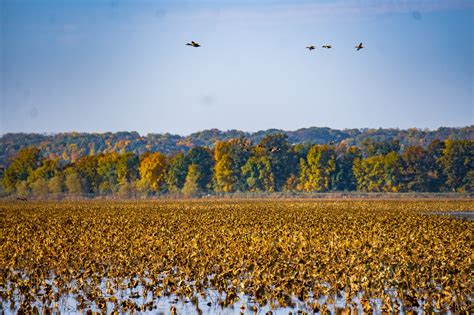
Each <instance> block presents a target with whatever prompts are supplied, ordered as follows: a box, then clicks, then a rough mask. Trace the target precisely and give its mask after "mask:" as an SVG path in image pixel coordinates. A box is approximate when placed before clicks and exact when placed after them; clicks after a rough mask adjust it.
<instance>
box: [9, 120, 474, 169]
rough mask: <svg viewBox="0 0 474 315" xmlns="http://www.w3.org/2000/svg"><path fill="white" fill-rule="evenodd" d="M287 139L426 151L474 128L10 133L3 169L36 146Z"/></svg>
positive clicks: (172, 147) (473, 135) (472, 134)
mask: <svg viewBox="0 0 474 315" xmlns="http://www.w3.org/2000/svg"><path fill="white" fill-rule="evenodd" d="M274 133H284V134H286V135H287V136H288V141H289V142H290V143H292V144H304V143H310V144H324V143H329V142H331V141H334V142H335V143H339V142H345V143H346V144H347V145H357V146H359V145H360V144H361V143H362V142H363V141H364V140H366V139H372V140H374V141H392V140H398V141H399V143H400V144H401V146H402V148H403V147H404V146H407V145H421V146H424V147H426V146H427V145H428V144H429V143H430V142H431V141H433V140H435V139H439V140H446V139H456V140H467V139H468V140H473V139H474V125H472V126H468V127H462V128H447V127H442V128H439V129H437V130H421V129H415V128H413V129H407V130H400V129H381V128H380V129H344V130H338V129H331V128H323V127H311V128H302V129H298V130H295V131H285V130H279V129H268V130H262V131H257V132H253V133H249V132H244V131H240V130H227V131H221V130H218V129H210V130H204V131H200V132H196V133H192V134H190V135H188V136H179V135H172V134H169V133H165V134H147V135H145V136H141V135H140V134H138V133H137V132H114V133H112V132H106V133H78V132H70V133H58V134H35V133H7V134H4V135H3V136H1V138H0V166H2V167H5V166H6V165H8V161H9V160H10V158H11V157H13V156H15V155H16V153H17V152H18V151H19V150H20V149H22V148H25V147H28V146H35V147H38V148H39V149H41V152H42V153H43V154H44V155H45V157H47V158H59V159H60V160H63V161H75V160H77V159H78V158H79V157H81V156H84V155H92V154H98V153H102V152H113V151H115V152H135V153H139V154H141V153H144V152H146V151H160V152H162V153H165V154H171V153H174V152H180V151H181V152H186V151H188V150H189V149H190V148H191V147H193V146H208V147H212V146H213V144H214V143H215V142H216V141H218V140H228V139H232V138H240V137H243V138H247V139H250V140H251V141H253V142H255V143H256V142H258V141H260V139H262V138H263V137H264V136H266V135H269V134H274Z"/></svg>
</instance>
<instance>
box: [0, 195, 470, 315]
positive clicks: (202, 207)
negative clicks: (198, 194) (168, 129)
mask: <svg viewBox="0 0 474 315" xmlns="http://www.w3.org/2000/svg"><path fill="white" fill-rule="evenodd" d="M440 211H441V212H454V211H463V212H472V211H474V202H473V201H471V200H464V201H463V200H332V201H329V200H328V201H314V200H229V199H227V200H196V201H63V202H16V201H2V202H0V227H1V235H0V238H1V242H0V291H1V292H0V297H1V299H0V300H1V307H2V309H0V312H5V313H14V312H23V311H24V312H28V313H30V312H32V313H37V312H40V313H42V312H45V311H50V310H51V311H55V310H57V311H82V312H87V311H88V310H89V313H90V312H92V311H93V312H101V313H102V312H107V313H111V312H117V313H124V312H145V311H148V312H151V313H155V312H158V308H157V307H158V306H159V305H160V303H161V302H160V301H166V303H167V304H166V306H165V308H164V309H165V311H164V312H165V313H189V312H193V313H196V314H201V313H219V312H224V313H225V312H226V310H229V312H232V311H231V310H233V312H237V313H238V312H243V313H250V314H252V313H254V312H255V313H257V312H259V313H261V312H267V311H271V312H273V313H275V312H276V313H278V312H279V311H280V312H283V310H285V314H288V309H293V310H295V312H296V310H298V311H300V312H305V313H311V314H312V313H313V312H321V313H327V312H328V311H330V312H334V313H338V314H349V313H351V312H357V311H358V312H361V311H363V312H365V313H372V312H373V311H374V310H375V312H376V313H392V312H393V313H398V312H399V311H401V310H403V311H404V312H405V313H406V312H411V311H417V310H423V311H425V312H428V313H431V312H435V311H436V312H438V311H439V312H445V311H446V310H450V311H451V312H453V313H469V312H473V306H472V305H473V304H472V290H473V284H472V270H473V269H472V267H473V250H472V249H473V245H474V242H473V235H474V233H473V232H474V221H469V220H466V219H459V218H455V217H453V216H449V215H439V214H437V213H438V212H440ZM323 297H324V298H323ZM341 300H342V301H343V303H341V302H340V301H341ZM337 301H339V302H337ZM185 304H186V305H189V306H186V308H185V310H186V311H183V308H180V307H181V306H182V305H185ZM232 307H234V309H233V308H232Z"/></svg>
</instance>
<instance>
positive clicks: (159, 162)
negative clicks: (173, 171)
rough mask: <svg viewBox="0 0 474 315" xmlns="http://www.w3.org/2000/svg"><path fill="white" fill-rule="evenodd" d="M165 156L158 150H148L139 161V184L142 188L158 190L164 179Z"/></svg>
mask: <svg viewBox="0 0 474 315" xmlns="http://www.w3.org/2000/svg"><path fill="white" fill-rule="evenodd" d="M165 170H166V157H165V156H164V155H163V154H161V153H160V152H153V153H151V152H148V153H145V154H144V155H143V156H142V157H141V161H140V167H139V171H140V178H141V179H140V185H141V187H142V188H144V189H149V190H150V191H152V192H158V191H160V189H161V188H162V184H163V182H164V179H165Z"/></svg>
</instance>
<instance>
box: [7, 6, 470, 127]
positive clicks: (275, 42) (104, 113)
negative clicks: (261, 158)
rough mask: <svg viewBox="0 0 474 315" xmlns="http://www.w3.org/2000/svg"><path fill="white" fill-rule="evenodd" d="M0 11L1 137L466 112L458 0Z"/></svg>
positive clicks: (417, 118)
mask: <svg viewBox="0 0 474 315" xmlns="http://www.w3.org/2000/svg"><path fill="white" fill-rule="evenodd" d="M0 11H1V13H0V14H1V22H0V47H1V48H0V80H1V82H0V92H1V93H0V94H1V96H0V116H1V117H0V134H6V133H10V132H35V133H47V134H49V133H63V132H74V131H75V132H90V133H103V132H118V131H124V130H126V131H137V132H138V133H139V134H140V135H145V134H148V133H170V134H177V135H189V134H191V133H194V132H198V131H202V130H208V129H214V128H216V129H220V130H233V129H236V130H241V131H245V132H256V131H259V130H266V129H272V128H275V129H282V130H297V129H300V128H309V127H312V126H327V127H329V128H332V129H354V128H357V129H362V128H370V129H378V128H384V129H385V128H398V129H409V128H418V129H425V128H429V129H430V130H436V129H438V128H439V127H455V128H462V127H466V126H471V125H473V123H474V101H473V99H474V96H473V95H474V94H473V86H474V81H473V72H474V63H473V29H474V28H473V15H474V4H473V3H472V2H470V1H458V0H455V1H449V2H447V1H437V0H433V1H430V0H419V1H389V0H387V1H375V0H366V1H356V0H353V1H329V0H325V1H302V0H296V1H288V0H262V1H247V0H246V1H219V2H217V1H204V2H199V4H197V3H196V2H193V1H156V2H151V1H129V0H112V1H92V2H91V1H75V2H69V1H64V0H55V1H18V0H6V1H2V2H1V3H0ZM191 40H195V41H198V42H199V43H201V44H202V47H199V48H191V47H188V46H186V45H185V43H187V42H189V41H191ZM359 42H363V43H364V46H365V48H364V49H362V50H361V51H356V50H355V48H354V45H356V44H358V43H359ZM310 44H315V45H316V46H317V48H316V50H314V51H311V52H309V51H308V50H307V49H305V47H306V46H307V45H310ZM323 44H332V45H333V48H332V49H330V50H325V49H322V48H321V45H323ZM361 126H362V127H361Z"/></svg>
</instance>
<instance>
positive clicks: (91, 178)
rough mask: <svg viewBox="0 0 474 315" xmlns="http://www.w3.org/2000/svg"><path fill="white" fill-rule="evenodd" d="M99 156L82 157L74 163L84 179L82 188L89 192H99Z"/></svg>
mask: <svg viewBox="0 0 474 315" xmlns="http://www.w3.org/2000/svg"><path fill="white" fill-rule="evenodd" d="M98 159H99V157H98V156H84V157H81V158H80V159H79V160H78V161H77V162H76V163H75V165H74V169H75V171H76V172H77V173H78V175H79V177H80V178H81V180H82V190H83V192H85V193H87V194H91V193H97V192H99V185H100V182H101V177H100V175H99V173H98V171H97V170H98V167H97V166H98Z"/></svg>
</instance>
